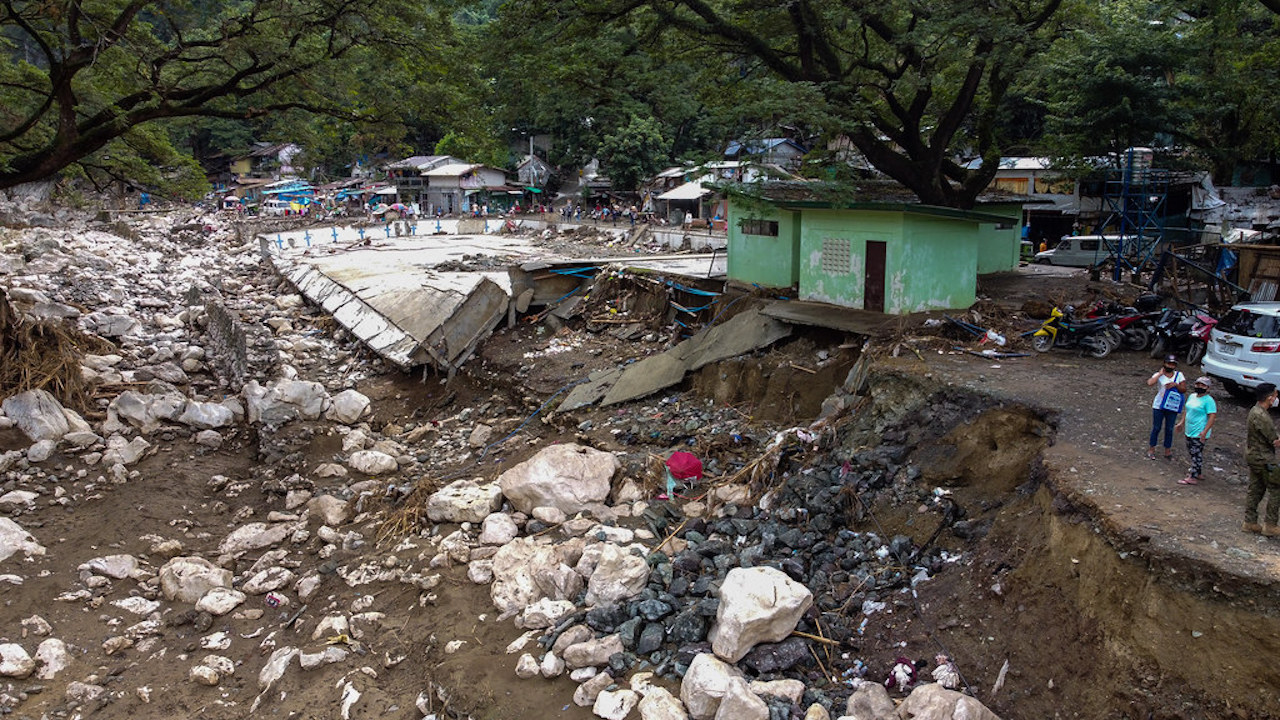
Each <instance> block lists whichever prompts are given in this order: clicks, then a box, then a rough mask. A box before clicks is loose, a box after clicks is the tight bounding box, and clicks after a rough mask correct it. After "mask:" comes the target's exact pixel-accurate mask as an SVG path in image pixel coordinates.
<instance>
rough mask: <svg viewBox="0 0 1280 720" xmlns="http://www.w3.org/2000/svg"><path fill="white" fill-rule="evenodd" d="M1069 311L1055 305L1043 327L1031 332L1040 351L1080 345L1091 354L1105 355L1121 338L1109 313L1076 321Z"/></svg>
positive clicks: (1097, 356) (1034, 343)
mask: <svg viewBox="0 0 1280 720" xmlns="http://www.w3.org/2000/svg"><path fill="white" fill-rule="evenodd" d="M1071 314H1072V313H1071V308H1070V307H1068V308H1067V310H1066V312H1063V311H1062V310H1059V309H1058V308H1056V307H1055V308H1054V309H1053V311H1052V312H1051V313H1049V317H1048V318H1047V319H1046V320H1045V321H1044V322H1043V323H1042V324H1041V325H1040V328H1039V329H1038V330H1036V331H1035V332H1034V333H1032V335H1031V347H1033V348H1035V351H1036V352H1049V350H1051V349H1053V348H1055V347H1057V348H1078V349H1079V350H1080V351H1081V352H1082V353H1084V354H1086V355H1089V356H1090V357H1096V358H1104V357H1106V356H1107V355H1109V354H1110V353H1111V351H1112V350H1113V349H1114V348H1115V347H1116V345H1118V344H1119V342H1120V339H1119V338H1120V333H1119V331H1118V330H1117V329H1116V328H1115V324H1114V322H1113V321H1112V319H1111V318H1109V317H1103V318H1094V319H1092V320H1085V321H1076V320H1075V319H1074V318H1072V317H1071Z"/></svg>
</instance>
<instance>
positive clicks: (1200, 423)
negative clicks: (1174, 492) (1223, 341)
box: [1178, 377, 1218, 485]
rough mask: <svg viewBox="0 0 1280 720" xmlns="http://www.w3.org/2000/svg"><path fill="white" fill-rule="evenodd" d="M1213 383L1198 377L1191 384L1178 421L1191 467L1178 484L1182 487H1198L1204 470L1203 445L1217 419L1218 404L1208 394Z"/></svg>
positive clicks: (1211, 432) (1205, 378)
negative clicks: (1189, 394) (1182, 412)
mask: <svg viewBox="0 0 1280 720" xmlns="http://www.w3.org/2000/svg"><path fill="white" fill-rule="evenodd" d="M1212 385H1213V381H1212V380H1210V379H1209V378H1207V377H1198V378H1196V381H1195V382H1194V383H1192V384H1191V397H1189V398H1187V402H1186V407H1185V408H1184V409H1185V410H1186V412H1185V413H1184V414H1183V416H1182V419H1181V420H1179V421H1178V427H1179V428H1181V429H1182V431H1183V434H1184V435H1186V437H1187V454H1188V455H1190V456H1191V467H1190V468H1189V469H1188V470H1187V476H1186V477H1184V478H1182V479H1181V480H1179V481H1178V482H1179V483H1181V484H1183V485H1199V484H1200V473H1201V471H1202V470H1203V469H1204V443H1205V441H1206V440H1208V439H1209V436H1210V435H1212V434H1213V422H1214V420H1216V419H1217V418H1218V404H1217V403H1215V402H1214V401H1213V396H1212V395H1210V394H1209V388H1210V387H1211V386H1212Z"/></svg>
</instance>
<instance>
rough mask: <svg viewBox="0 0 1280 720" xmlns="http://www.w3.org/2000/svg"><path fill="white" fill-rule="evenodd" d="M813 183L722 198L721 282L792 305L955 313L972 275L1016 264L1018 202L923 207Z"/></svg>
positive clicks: (900, 194) (888, 193)
mask: <svg viewBox="0 0 1280 720" xmlns="http://www.w3.org/2000/svg"><path fill="white" fill-rule="evenodd" d="M815 186H816V184H814V183H785V184H782V183H780V184H777V185H769V186H765V187H764V188H763V190H762V191H760V190H756V191H754V193H755V194H752V195H747V194H745V193H743V192H734V191H733V190H730V193H729V212H728V218H729V251H728V254H729V258H728V263H729V266H728V267H729V269H728V272H729V279H730V280H731V281H736V282H740V283H745V284H751V285H759V286H761V287H767V288H794V289H795V290H796V296H797V298H798V299H800V300H812V301H816V302H823V303H829V304H832V305H841V306H844V307H850V308H858V309H862V310H872V311H876V312H884V313H889V314H893V315H897V314H906V313H912V312H920V311H925V310H943V309H961V308H967V307H969V306H970V305H972V304H973V302H974V300H975V299H976V287H977V280H978V275H980V274H986V273H993V272H1003V271H1008V270H1012V269H1014V268H1016V267H1017V266H1018V249H1019V241H1020V239H1021V232H1020V231H1021V219H1022V205H1021V204H1020V203H1017V202H1012V201H1010V200H1009V199H1008V198H1001V199H999V200H997V201H993V202H988V203H983V204H981V205H980V206H979V207H978V208H977V209H974V210H957V209H954V208H946V207H938V206H933V205H923V204H920V203H919V202H913V201H912V200H911V198H910V196H906V195H905V190H903V189H901V188H897V187H896V186H895V187H887V186H886V187H877V188H876V190H875V191H874V192H864V193H860V194H858V195H857V196H855V197H852V198H850V197H848V195H847V194H845V195H836V194H834V193H830V192H827V193H826V196H825V197H824V196H823V190H822V189H821V187H815Z"/></svg>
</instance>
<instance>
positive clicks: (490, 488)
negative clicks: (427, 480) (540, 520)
mask: <svg viewBox="0 0 1280 720" xmlns="http://www.w3.org/2000/svg"><path fill="white" fill-rule="evenodd" d="M501 505H502V490H501V489H500V488H499V487H498V485H497V484H496V483H486V484H484V485H480V484H477V483H476V481H474V480H455V481H454V482H451V483H449V484H448V485H445V486H444V487H442V488H440V489H439V490H437V491H436V492H434V493H432V494H431V496H430V497H428V498H427V517H429V518H431V520H433V521H434V522H456V523H461V522H473V523H478V522H482V521H484V520H485V518H487V517H489V514H490V513H492V512H493V511H495V510H497V509H498V508H499V507H500V506H501ZM508 519H509V518H508ZM512 525H514V523H512ZM512 537H514V535H513V536H512ZM481 542H486V541H484V540H481ZM507 542H510V538H509V539H508V540H507ZM488 544H498V543H488ZM501 544H505V543H501Z"/></svg>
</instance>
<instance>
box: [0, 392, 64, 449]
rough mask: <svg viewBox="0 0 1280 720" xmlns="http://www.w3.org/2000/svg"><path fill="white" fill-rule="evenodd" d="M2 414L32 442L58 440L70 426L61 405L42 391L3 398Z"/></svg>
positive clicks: (0, 405)
mask: <svg viewBox="0 0 1280 720" xmlns="http://www.w3.org/2000/svg"><path fill="white" fill-rule="evenodd" d="M0 407H3V408H4V414H5V416H6V417H8V418H9V419H10V420H12V421H13V424H14V425H17V426H18V429H19V430H21V431H22V432H23V434H24V435H26V436H27V437H29V438H31V439H32V440H33V441H37V442H38V441H40V440H59V439H61V438H62V436H63V435H66V434H67V433H68V432H69V431H70V429H71V426H70V424H69V423H67V416H66V414H65V413H64V412H63V408H62V403H59V402H58V400H57V398H55V397H54V396H53V395H50V394H49V393H48V392H47V391H44V390H28V391H26V392H23V393H18V394H17V395H12V396H10V397H7V398H5V400H4V403H2V404H0Z"/></svg>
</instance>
